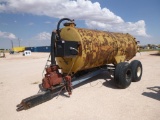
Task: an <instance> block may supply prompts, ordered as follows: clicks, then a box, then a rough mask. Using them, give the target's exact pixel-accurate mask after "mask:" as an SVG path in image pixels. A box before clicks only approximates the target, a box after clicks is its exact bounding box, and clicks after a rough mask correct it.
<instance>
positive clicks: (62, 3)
mask: <svg viewBox="0 0 160 120" xmlns="http://www.w3.org/2000/svg"><path fill="white" fill-rule="evenodd" d="M159 6H160V0H0V49H2V48H4V49H10V48H11V47H12V44H11V43H12V42H13V46H19V44H20V46H29V47H32V46H45V45H48V46H49V45H50V37H51V32H52V31H53V30H55V29H56V26H57V23H58V21H59V20H60V19H61V18H64V17H67V18H70V19H74V20H75V23H76V25H77V26H76V27H79V28H87V29H97V30H101V31H111V32H121V33H130V34H131V35H133V36H134V37H135V38H136V39H137V40H138V41H140V43H141V44H142V45H145V44H160V7H159ZM61 27H63V26H61Z"/></svg>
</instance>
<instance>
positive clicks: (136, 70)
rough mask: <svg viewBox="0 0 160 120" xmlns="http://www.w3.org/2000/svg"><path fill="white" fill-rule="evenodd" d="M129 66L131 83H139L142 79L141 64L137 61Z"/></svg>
mask: <svg viewBox="0 0 160 120" xmlns="http://www.w3.org/2000/svg"><path fill="white" fill-rule="evenodd" d="M130 66H131V70H132V82H138V81H140V80H141V77H142V72H143V68H142V64H141V62H140V61H138V60H133V61H132V62H131V63H130Z"/></svg>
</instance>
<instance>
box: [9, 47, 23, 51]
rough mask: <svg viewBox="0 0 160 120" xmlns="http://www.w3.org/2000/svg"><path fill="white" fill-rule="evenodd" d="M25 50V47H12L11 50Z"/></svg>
mask: <svg viewBox="0 0 160 120" xmlns="http://www.w3.org/2000/svg"><path fill="white" fill-rule="evenodd" d="M24 50H25V47H13V48H12V51H15V52H23V51H24Z"/></svg>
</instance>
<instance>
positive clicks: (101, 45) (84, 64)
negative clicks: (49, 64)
mask: <svg viewBox="0 0 160 120" xmlns="http://www.w3.org/2000/svg"><path fill="white" fill-rule="evenodd" d="M60 35H61V38H62V39H64V40H66V41H77V42H79V44H80V46H79V48H78V49H77V51H78V55H77V56H75V57H73V56H70V57H69V56H67V57H63V58H61V57H56V60H57V63H58V65H59V66H60V68H62V71H63V73H67V74H75V73H76V72H77V71H81V70H84V69H90V68H94V67H98V66H102V65H105V64H118V63H120V62H124V61H126V60H127V61H128V60H130V59H132V58H133V57H134V56H135V55H136V53H137V42H136V39H135V38H134V37H133V36H131V35H130V34H128V33H126V34H123V33H113V32H105V31H98V30H89V29H82V28H76V27H75V26H74V24H73V23H68V24H67V25H66V26H65V27H64V28H62V29H61V32H60Z"/></svg>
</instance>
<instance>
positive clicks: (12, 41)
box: [11, 40, 13, 48]
mask: <svg viewBox="0 0 160 120" xmlns="http://www.w3.org/2000/svg"><path fill="white" fill-rule="evenodd" d="M11 46H12V48H13V40H11Z"/></svg>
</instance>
